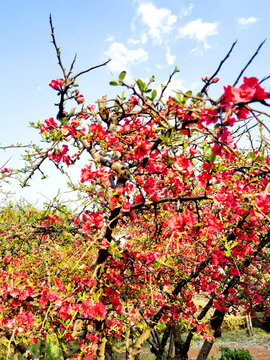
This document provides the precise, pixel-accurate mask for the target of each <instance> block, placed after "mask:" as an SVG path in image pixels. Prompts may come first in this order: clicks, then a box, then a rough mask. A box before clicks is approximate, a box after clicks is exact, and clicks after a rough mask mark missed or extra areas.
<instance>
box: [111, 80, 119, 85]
mask: <svg viewBox="0 0 270 360" xmlns="http://www.w3.org/2000/svg"><path fill="white" fill-rule="evenodd" d="M110 85H111V86H117V85H119V82H118V81H110Z"/></svg>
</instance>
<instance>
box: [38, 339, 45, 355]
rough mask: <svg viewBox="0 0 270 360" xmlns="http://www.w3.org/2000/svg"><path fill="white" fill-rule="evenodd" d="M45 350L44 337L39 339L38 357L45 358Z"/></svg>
mask: <svg viewBox="0 0 270 360" xmlns="http://www.w3.org/2000/svg"><path fill="white" fill-rule="evenodd" d="M45 350H46V338H42V339H41V340H40V348H39V359H40V360H44V359H45Z"/></svg>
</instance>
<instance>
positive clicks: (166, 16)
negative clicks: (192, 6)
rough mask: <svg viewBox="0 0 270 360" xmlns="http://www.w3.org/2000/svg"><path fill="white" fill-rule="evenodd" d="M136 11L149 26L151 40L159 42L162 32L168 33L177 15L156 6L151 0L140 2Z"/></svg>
mask: <svg viewBox="0 0 270 360" xmlns="http://www.w3.org/2000/svg"><path fill="white" fill-rule="evenodd" d="M137 13H138V14H139V15H141V16H142V21H143V22H144V23H145V24H146V25H147V27H148V28H149V30H148V34H149V35H150V36H151V37H152V38H153V40H154V41H155V42H156V43H158V44H161V43H162V40H163V39H162V37H163V35H164V34H168V33H170V31H171V30H172V26H173V24H174V23H175V22H176V20H177V16H176V15H173V14H172V13H171V10H169V9H166V8H160V9H158V8H156V7H155V5H153V3H152V2H149V3H144V4H141V5H140V6H139V7H138V10H137Z"/></svg>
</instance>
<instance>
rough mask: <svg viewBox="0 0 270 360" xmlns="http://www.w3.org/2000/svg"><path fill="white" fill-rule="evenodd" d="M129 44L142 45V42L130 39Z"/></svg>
mask: <svg viewBox="0 0 270 360" xmlns="http://www.w3.org/2000/svg"><path fill="white" fill-rule="evenodd" d="M127 43H128V44H129V45H140V40H138V39H137V40H134V39H131V38H129V39H128V40H127Z"/></svg>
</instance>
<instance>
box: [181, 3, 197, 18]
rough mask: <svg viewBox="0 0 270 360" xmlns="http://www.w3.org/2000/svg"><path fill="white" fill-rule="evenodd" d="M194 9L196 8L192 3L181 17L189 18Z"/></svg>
mask: <svg viewBox="0 0 270 360" xmlns="http://www.w3.org/2000/svg"><path fill="white" fill-rule="evenodd" d="M193 8H194V5H193V4H192V3H191V4H190V5H189V7H187V8H186V9H184V10H183V13H182V14H181V15H182V16H187V15H188V14H189V13H190V12H191V11H192V9H193Z"/></svg>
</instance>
